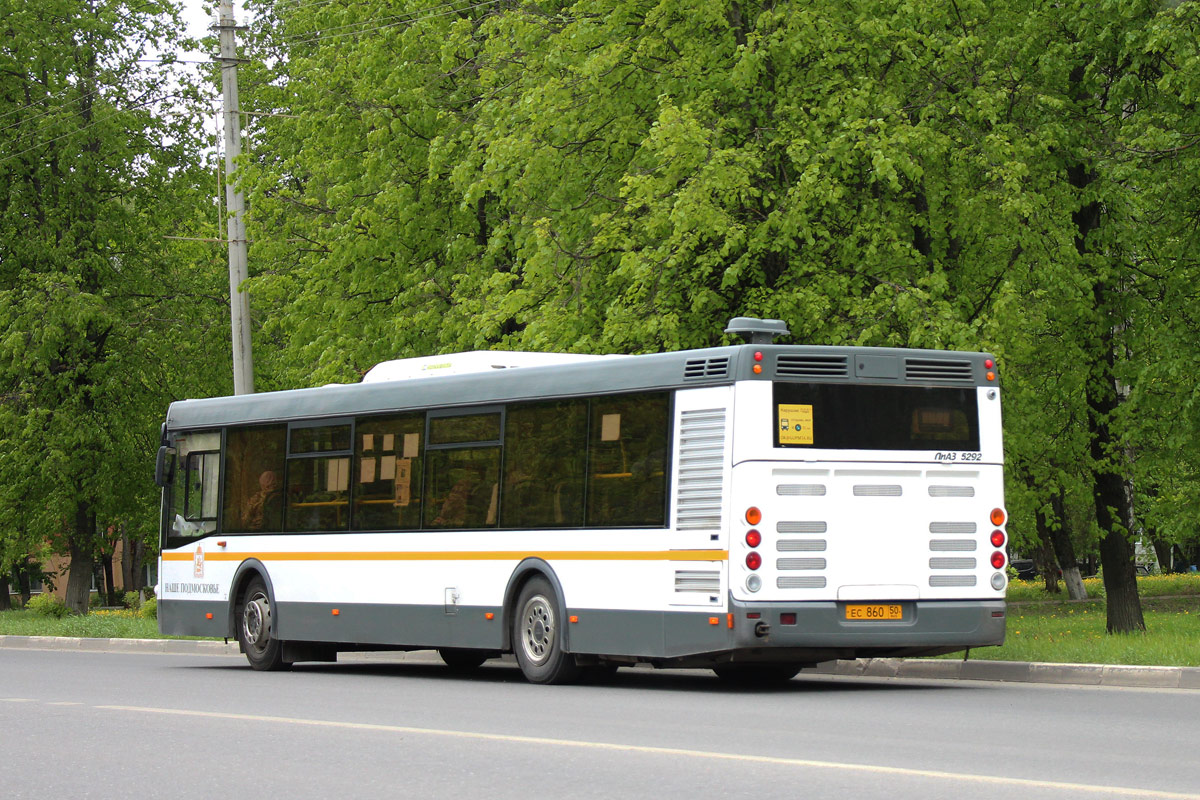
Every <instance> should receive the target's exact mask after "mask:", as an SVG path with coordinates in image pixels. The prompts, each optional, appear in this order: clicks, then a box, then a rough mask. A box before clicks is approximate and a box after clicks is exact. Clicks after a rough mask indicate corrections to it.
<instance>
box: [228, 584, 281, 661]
mask: <svg viewBox="0 0 1200 800" xmlns="http://www.w3.org/2000/svg"><path fill="white" fill-rule="evenodd" d="M237 623H238V625H237V638H238V641H239V642H240V643H241V645H242V650H243V652H245V654H246V660H247V661H249V662H250V666H251V667H253V668H254V669H257V670H275V669H288V668H290V667H291V666H292V665H291V664H290V663H288V662H285V661H284V660H283V643H282V642H280V641H279V639H277V638H275V610H274V608H273V604H272V603H271V596H270V595H269V594H267V584H266V582H264V581H263V579H262V578H255V579H254V580H252V581H250V585H249V586H247V587H246V593H245V594H244V595H242V602H241V603H240V604H239V605H238V608H237Z"/></svg>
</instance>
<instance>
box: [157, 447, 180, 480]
mask: <svg viewBox="0 0 1200 800" xmlns="http://www.w3.org/2000/svg"><path fill="white" fill-rule="evenodd" d="M174 480H175V448H174V447H168V446H167V445H165V444H164V445H163V446H162V447H160V448H158V458H157V459H156V460H155V462H154V482H155V483H156V484H157V485H158V487H159V488H160V489H165V488H166V487H167V486H168V485H169V484H170V483H171V482H172V481H174Z"/></svg>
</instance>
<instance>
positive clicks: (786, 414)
mask: <svg viewBox="0 0 1200 800" xmlns="http://www.w3.org/2000/svg"><path fill="white" fill-rule="evenodd" d="M777 418H778V419H779V443H780V444H812V443H813V407H812V406H811V405H807V406H801V405H791V404H789V403H780V404H779V414H778V417H777Z"/></svg>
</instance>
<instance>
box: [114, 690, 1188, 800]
mask: <svg viewBox="0 0 1200 800" xmlns="http://www.w3.org/2000/svg"><path fill="white" fill-rule="evenodd" d="M96 708H98V709H101V710H104V711H126V712H132V713H139V714H166V715H174V716H182V717H202V718H206V719H224V720H236V721H239V722H271V723H277V724H282V725H304V726H310V727H317V728H336V729H340V730H357V731H373V732H380V733H403V734H411V735H417V736H443V737H451V738H456V739H473V740H476V741H489V742H504V743H509V744H536V745H547V746H551V747H574V748H581V749H587V750H605V751H611V752H621V753H644V754H647V755H658V756H674V757H683V758H695V759H704V760H709V761H731V762H736V763H750V764H770V765H775V766H783V767H807V768H810V769H827V770H838V771H842V772H859V773H867V774H873V775H891V776H896V777H902V778H927V779H934V780H945V781H959V782H963V783H976V784H990V785H995V786H1012V787H1021V788H1027V789H1047V790H1050V791H1056V792H1061V793H1070V795H1075V796H1077V795H1079V794H1081V793H1085V794H1097V795H1108V796H1117V797H1146V798H1162V800H1200V794H1187V793H1184V792H1165V791H1157V790H1154V789H1133V788H1129V787H1123V786H1095V785H1092V784H1087V783H1070V782H1066V781H1044V780H1033V779H1030V778H1010V777H1006V776H1001V775H975V774H971V773H966V772H946V771H943V770H930V769H909V768H906V767H887V766H881V765H876V764H851V763H845V762H838V761H814V760H812V759H806V758H784V757H780V756H756V755H748V754H742V753H721V752H714V751H709V750H689V749H686V748H678V747H654V746H650V745H636V744H616V743H612V742H589V741H583V740H578V739H552V738H548V737H543V736H516V735H513V734H503V733H482V732H478V731H456V730H442V729H438V728H413V727H409V726H406V725H379V724H374V723H367V722H342V721H338V720H323V719H303V718H298V717H274V716H266V715H261V714H234V713H229V712H221V711H189V710H186V709H179V708H148V707H142V706H96Z"/></svg>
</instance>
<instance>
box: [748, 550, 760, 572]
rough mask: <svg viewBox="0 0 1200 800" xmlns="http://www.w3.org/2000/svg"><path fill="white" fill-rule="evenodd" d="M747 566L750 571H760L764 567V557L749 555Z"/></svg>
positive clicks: (755, 554)
mask: <svg viewBox="0 0 1200 800" xmlns="http://www.w3.org/2000/svg"><path fill="white" fill-rule="evenodd" d="M746 566H747V567H749V568H750V569H758V568H759V567H761V566H762V556H760V555H759V554H758V553H747V554H746Z"/></svg>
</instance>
